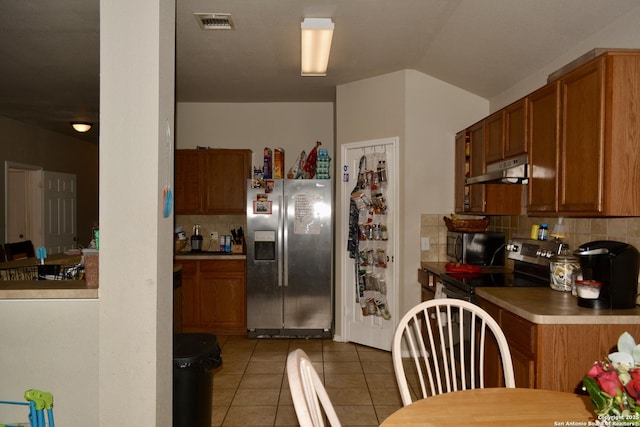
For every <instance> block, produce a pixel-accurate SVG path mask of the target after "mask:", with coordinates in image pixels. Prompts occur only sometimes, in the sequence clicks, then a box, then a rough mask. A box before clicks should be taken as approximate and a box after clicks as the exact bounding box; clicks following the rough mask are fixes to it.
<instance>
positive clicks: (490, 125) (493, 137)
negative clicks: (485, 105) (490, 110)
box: [484, 110, 504, 164]
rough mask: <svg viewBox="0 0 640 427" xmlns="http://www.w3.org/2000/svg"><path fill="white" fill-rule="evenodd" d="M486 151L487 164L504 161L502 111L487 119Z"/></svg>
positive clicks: (485, 159)
mask: <svg viewBox="0 0 640 427" xmlns="http://www.w3.org/2000/svg"><path fill="white" fill-rule="evenodd" d="M484 129H485V151H484V161H485V163H486V164H489V163H493V162H498V161H500V160H502V159H504V152H503V148H504V111H503V110H500V111H498V112H497V113H494V114H492V115H490V116H489V117H487V118H486V119H485V128H484Z"/></svg>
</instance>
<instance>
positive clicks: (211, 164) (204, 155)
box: [175, 149, 251, 215]
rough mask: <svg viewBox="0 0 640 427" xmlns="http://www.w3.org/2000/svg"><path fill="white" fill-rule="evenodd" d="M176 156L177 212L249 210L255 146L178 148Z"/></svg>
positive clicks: (206, 213) (186, 213) (241, 211)
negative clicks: (248, 201)
mask: <svg viewBox="0 0 640 427" xmlns="http://www.w3.org/2000/svg"><path fill="white" fill-rule="evenodd" d="M175 158H176V161H175V177H176V178H175V181H176V182H175V187H176V191H175V211H176V214H178V215H180V214H182V215H194V214H195V215H198V214H204V215H212V214H214V215H215V214H244V213H245V212H246V195H247V179H248V178H250V177H251V150H236V149H206V150H202V149H195V150H191V149H189V150H176V156H175Z"/></svg>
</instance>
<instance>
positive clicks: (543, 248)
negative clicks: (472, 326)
mask: <svg viewBox="0 0 640 427" xmlns="http://www.w3.org/2000/svg"><path fill="white" fill-rule="evenodd" d="M560 245H561V243H560V242H556V241H538V240H529V239H513V240H511V241H509V244H508V245H507V246H506V247H507V253H508V258H509V259H512V260H513V263H514V269H513V273H503V272H500V273H499V272H492V271H486V270H485V271H482V272H477V273H455V272H450V271H449V272H447V273H445V274H443V275H441V276H440V278H441V280H442V284H443V288H444V292H445V294H446V295H447V297H448V298H458V299H464V300H467V301H471V302H475V299H476V295H475V294H476V288H481V287H544V286H549V258H550V257H552V256H553V255H554V254H556V253H557V252H558V250H559V248H560Z"/></svg>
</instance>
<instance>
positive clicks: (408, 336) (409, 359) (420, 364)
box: [391, 298, 515, 406]
mask: <svg viewBox="0 0 640 427" xmlns="http://www.w3.org/2000/svg"><path fill="white" fill-rule="evenodd" d="M494 339H495V340H494ZM496 346H497V354H496ZM391 351H392V359H393V369H394V371H395V374H396V380H397V382H398V387H399V389H400V396H401V397H402V404H403V405H404V406H407V405H409V404H410V403H411V402H412V401H413V400H412V391H413V395H414V396H415V397H416V398H417V399H420V398H426V397H429V396H434V395H437V394H441V393H448V392H452V391H457V390H466V389H472V388H484V384H485V378H484V375H485V364H495V363H496V358H500V359H501V360H502V370H503V372H504V374H503V375H504V385H505V386H506V387H509V388H514V387H515V379H514V373H513V362H512V360H511V352H510V351H509V345H508V344H507V340H506V338H505V336H504V333H503V332H502V329H501V328H500V326H499V325H498V323H497V322H496V321H495V320H494V319H493V318H492V317H491V316H490V315H489V314H488V313H487V312H486V311H484V310H483V309H482V308H481V307H478V306H477V305H474V304H471V303H469V302H467V301H464V300H459V299H446V298H442V299H434V300H429V301H425V302H422V303H420V304H418V305H417V306H415V307H413V308H412V309H411V310H409V312H407V313H406V314H405V315H404V317H403V318H402V319H401V320H400V322H399V324H398V326H397V328H396V331H395V334H394V336H393V344H392V349H391ZM488 366H490V365H488ZM410 387H411V389H410Z"/></svg>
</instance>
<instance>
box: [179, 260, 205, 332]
mask: <svg viewBox="0 0 640 427" xmlns="http://www.w3.org/2000/svg"><path fill="white" fill-rule="evenodd" d="M179 262H180V264H181V265H182V326H183V327H185V328H188V327H198V326H199V325H200V302H199V300H200V296H199V293H200V290H199V286H198V261H188V260H180V261H179Z"/></svg>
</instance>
